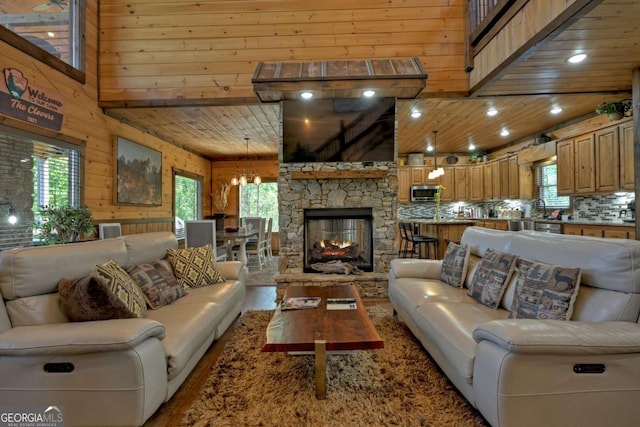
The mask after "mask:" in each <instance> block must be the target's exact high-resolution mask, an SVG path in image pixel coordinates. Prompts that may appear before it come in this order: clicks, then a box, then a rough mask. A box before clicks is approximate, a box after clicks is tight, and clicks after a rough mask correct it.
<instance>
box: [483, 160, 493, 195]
mask: <svg viewBox="0 0 640 427" xmlns="http://www.w3.org/2000/svg"><path fill="white" fill-rule="evenodd" d="M482 170H483V173H484V184H483V185H484V200H491V199H493V168H492V166H491V163H485V164H484V165H483V166H482Z"/></svg>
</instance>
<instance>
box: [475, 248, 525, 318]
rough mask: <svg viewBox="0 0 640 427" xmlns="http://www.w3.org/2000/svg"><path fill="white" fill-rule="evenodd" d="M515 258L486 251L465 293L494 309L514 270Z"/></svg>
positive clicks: (489, 250) (493, 251)
mask: <svg viewBox="0 0 640 427" xmlns="http://www.w3.org/2000/svg"><path fill="white" fill-rule="evenodd" d="M515 260H516V256H515V255H511V254H506V253H502V252H498V251H496V250H493V249H487V251H486V252H485V254H484V257H482V261H480V265H478V268H477V269H476V273H475V275H474V276H473V281H472V282H471V283H470V285H469V289H468V291H467V293H468V294H469V296H471V297H472V298H473V299H475V300H476V301H478V302H480V303H482V304H484V305H486V306H487V307H489V308H493V309H496V308H498V305H499V304H500V300H501V299H502V294H504V290H505V289H506V287H507V284H508V283H509V278H510V277H511V274H512V273H513V270H514V268H515Z"/></svg>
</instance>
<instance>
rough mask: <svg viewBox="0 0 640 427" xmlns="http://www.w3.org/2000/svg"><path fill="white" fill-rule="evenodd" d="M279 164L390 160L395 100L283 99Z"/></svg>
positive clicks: (392, 143) (393, 133) (393, 147)
mask: <svg viewBox="0 0 640 427" xmlns="http://www.w3.org/2000/svg"><path fill="white" fill-rule="evenodd" d="M282 122H283V147H282V159H283V162H284V163H302V162H392V161H394V160H395V122H396V100H395V98H361V99H360V98H335V99H315V100H313V99H311V100H299V101H283V106H282Z"/></svg>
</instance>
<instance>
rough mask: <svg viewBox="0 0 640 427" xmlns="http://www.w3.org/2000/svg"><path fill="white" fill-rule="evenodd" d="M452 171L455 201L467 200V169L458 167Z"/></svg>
mask: <svg viewBox="0 0 640 427" xmlns="http://www.w3.org/2000/svg"><path fill="white" fill-rule="evenodd" d="M452 169H453V180H454V184H453V187H454V199H455V201H463V200H469V173H468V172H469V168H466V167H459V168H452Z"/></svg>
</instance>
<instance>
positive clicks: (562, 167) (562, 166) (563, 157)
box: [556, 139, 575, 196]
mask: <svg viewBox="0 0 640 427" xmlns="http://www.w3.org/2000/svg"><path fill="white" fill-rule="evenodd" d="M556 158H557V165H558V194H559V195H561V196H568V195H570V194H573V193H574V192H575V174H574V155H573V140H572V139H570V140H567V141H560V142H558V144H557V145H556Z"/></svg>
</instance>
